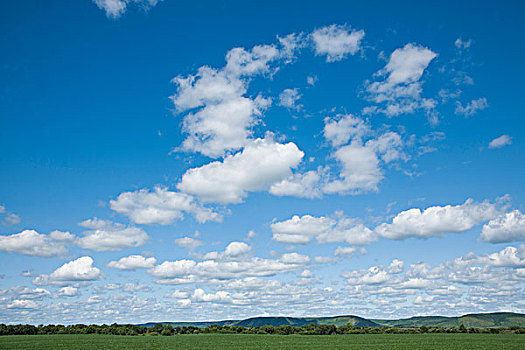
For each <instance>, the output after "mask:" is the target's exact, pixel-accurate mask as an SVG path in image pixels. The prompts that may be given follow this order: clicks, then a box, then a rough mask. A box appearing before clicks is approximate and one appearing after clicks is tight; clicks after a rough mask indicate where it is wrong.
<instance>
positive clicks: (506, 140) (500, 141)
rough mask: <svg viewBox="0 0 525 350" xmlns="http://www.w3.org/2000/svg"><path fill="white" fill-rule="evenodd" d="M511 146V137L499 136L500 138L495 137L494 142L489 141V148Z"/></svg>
mask: <svg viewBox="0 0 525 350" xmlns="http://www.w3.org/2000/svg"><path fill="white" fill-rule="evenodd" d="M511 144H512V137H510V136H509V135H501V136H500V137H496V138H495V139H494V140H492V141H490V143H489V148H491V149H494V148H501V147H504V146H508V145H511Z"/></svg>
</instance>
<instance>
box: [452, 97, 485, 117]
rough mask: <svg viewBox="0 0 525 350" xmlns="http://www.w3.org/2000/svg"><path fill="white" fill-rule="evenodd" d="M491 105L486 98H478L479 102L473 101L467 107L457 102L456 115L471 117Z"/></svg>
mask: <svg viewBox="0 0 525 350" xmlns="http://www.w3.org/2000/svg"><path fill="white" fill-rule="evenodd" d="M488 106H489V104H488V102H487V99H486V98H485V97H481V98H478V99H477V100H472V101H470V102H469V103H467V104H466V105H465V106H463V104H462V103H461V102H460V101H456V110H455V111H454V113H456V114H458V115H463V116H465V117H470V116H473V115H474V114H476V113H477V112H478V111H482V110H484V109H486V108H488Z"/></svg>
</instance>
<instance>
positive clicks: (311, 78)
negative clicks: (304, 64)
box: [306, 75, 317, 86]
mask: <svg viewBox="0 0 525 350" xmlns="http://www.w3.org/2000/svg"><path fill="white" fill-rule="evenodd" d="M306 83H307V84H308V85H310V86H314V85H315V83H317V76H316V75H313V76H308V77H306Z"/></svg>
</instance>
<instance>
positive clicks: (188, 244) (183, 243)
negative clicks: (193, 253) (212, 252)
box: [173, 237, 204, 250]
mask: <svg viewBox="0 0 525 350" xmlns="http://www.w3.org/2000/svg"><path fill="white" fill-rule="evenodd" d="M173 242H174V243H175V244H176V245H178V246H179V247H183V248H185V249H188V250H195V249H197V248H198V247H199V246H201V245H203V244H204V242H202V241H199V240H198V239H194V238H191V237H182V238H177V239H176V240H174V241H173Z"/></svg>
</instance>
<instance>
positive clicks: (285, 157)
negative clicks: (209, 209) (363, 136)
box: [177, 135, 304, 203]
mask: <svg viewBox="0 0 525 350" xmlns="http://www.w3.org/2000/svg"><path fill="white" fill-rule="evenodd" d="M303 156H304V153H303V152H302V151H301V150H299V148H297V146H296V145H295V144H294V143H292V142H290V143H287V144H281V143H277V142H275V141H274V140H273V138H272V137H270V136H268V135H267V136H266V138H265V139H256V140H254V141H252V142H250V143H249V144H247V145H246V147H245V148H244V150H243V151H242V152H239V153H237V154H235V155H230V156H227V157H226V158H225V159H224V160H223V161H222V162H219V161H216V162H212V163H209V164H206V165H204V166H202V167H200V168H193V169H190V170H188V171H187V172H186V173H185V174H184V175H183V176H182V180H181V182H180V183H179V184H178V185H177V188H178V189H179V190H181V191H183V192H186V193H191V194H194V195H196V196H198V197H199V198H200V199H201V200H203V201H206V202H219V203H240V202H242V200H243V198H244V197H246V196H247V192H254V191H264V190H268V189H269V188H270V187H271V185H272V184H274V183H276V182H279V181H282V180H283V179H285V178H287V177H289V176H291V174H292V169H293V168H295V167H297V165H298V164H299V163H300V162H301V160H302V158H303Z"/></svg>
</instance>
